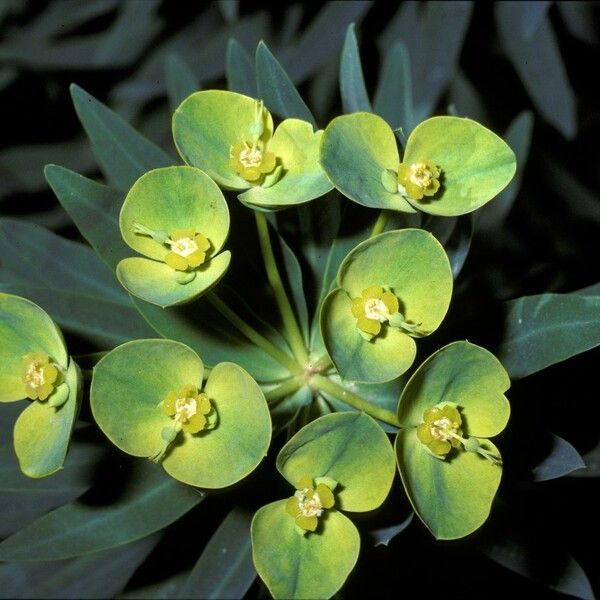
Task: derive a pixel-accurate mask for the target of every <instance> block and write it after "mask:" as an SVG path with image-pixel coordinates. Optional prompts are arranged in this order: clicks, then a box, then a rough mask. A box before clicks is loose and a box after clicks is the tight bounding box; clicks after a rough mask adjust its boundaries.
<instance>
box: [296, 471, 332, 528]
mask: <svg viewBox="0 0 600 600" xmlns="http://www.w3.org/2000/svg"><path fill="white" fill-rule="evenodd" d="M296 488H297V489H296V493H295V494H294V495H293V496H292V497H291V498H289V499H288V501H287V503H286V506H285V510H286V512H287V513H288V514H289V515H290V516H292V517H294V519H295V521H296V525H297V526H298V527H299V528H300V529H301V530H302V531H303V532H306V531H315V530H316V529H317V525H318V522H319V521H318V519H319V517H320V516H321V515H322V514H323V509H327V508H332V507H333V506H334V504H335V499H334V496H333V492H332V490H331V488H330V487H329V486H327V485H326V484H325V483H317V486H316V489H315V488H314V485H313V481H312V479H311V478H310V477H308V476H307V477H303V478H302V479H301V480H300V481H299V482H298V484H297V485H296Z"/></svg>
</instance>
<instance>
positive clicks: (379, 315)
mask: <svg viewBox="0 0 600 600" xmlns="http://www.w3.org/2000/svg"><path fill="white" fill-rule="evenodd" d="M398 309H399V305H398V298H396V296H394V294H392V292H388V291H386V290H384V288H383V287H382V286H380V285H372V286H371V287H368V288H367V289H365V290H363V291H362V294H361V296H360V297H359V298H354V299H353V300H352V314H353V315H354V316H355V317H356V319H357V321H356V325H357V327H358V328H359V329H360V330H361V331H364V332H365V333H368V334H371V335H377V334H378V333H379V332H380V331H381V324H382V323H385V322H386V321H389V318H390V316H391V315H393V314H394V313H397V312H398Z"/></svg>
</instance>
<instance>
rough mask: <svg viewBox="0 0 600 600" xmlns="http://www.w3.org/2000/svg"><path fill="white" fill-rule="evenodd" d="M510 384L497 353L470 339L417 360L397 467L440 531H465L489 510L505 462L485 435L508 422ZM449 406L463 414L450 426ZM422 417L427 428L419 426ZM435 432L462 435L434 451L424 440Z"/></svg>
mask: <svg viewBox="0 0 600 600" xmlns="http://www.w3.org/2000/svg"><path fill="white" fill-rule="evenodd" d="M509 386H510V379H509V377H508V375H507V373H506V371H505V370H504V368H503V366H502V365H501V364H500V362H499V361H498V359H497V358H496V357H495V356H494V355H493V354H491V353H490V352H488V351H487V350H485V349H484V348H481V347H480V346H476V345H474V344H471V343H469V342H454V343H452V344H449V345H448V346H445V347H444V348H442V349H441V350H438V351H437V352H436V353H435V354H433V355H432V356H431V357H429V358H428V359H427V360H426V361H425V362H424V363H423V364H422V365H420V367H419V368H418V369H417V370H416V371H415V373H414V374H413V375H412V377H411V378H410V380H409V382H408V383H407V385H406V387H405V388H404V390H403V392H402V394H401V396H400V401H399V404H398V418H399V421H400V424H401V426H402V429H401V430H400V432H399V433H398V435H397V438H396V444H395V446H396V458H397V462H398V469H399V471H400V475H401V477H402V482H403V484H404V488H405V490H406V493H407V495H408V497H409V499H410V502H411V504H412V505H413V508H414V509H415V512H416V513H417V515H419V517H420V518H421V520H422V521H423V522H424V523H425V525H426V526H427V527H428V528H429V529H430V531H431V532H432V533H433V535H434V536H435V537H436V538H438V539H455V538H460V537H463V536H465V535H468V534H469V533H471V532H473V531H475V530H476V529H477V528H478V527H480V526H481V525H482V524H483V522H484V521H485V520H486V519H487V517H488V515H489V512H490V508H491V503H492V500H493V498H494V496H495V494H496V491H497V489H498V486H499V484H500V479H501V476H502V467H501V461H500V455H499V452H498V450H497V448H496V447H495V446H494V444H492V442H491V441H489V439H488V438H490V437H493V436H496V435H498V434H499V433H500V432H501V431H502V430H503V429H504V427H505V426H506V423H507V422H508V418H509V415H510V405H509V403H508V400H507V399H506V397H505V395H504V393H505V392H506V390H507V389H508V388H509ZM448 407H450V409H449V411H448ZM432 409H438V411H439V415H440V417H441V418H440V419H439V420H438V421H433V422H432V421H431V419H430V418H428V417H429V416H430V415H431V411H432ZM446 413H448V414H451V413H454V414H455V415H458V416H457V417H456V419H457V420H458V422H457V423H454V425H455V427H454V430H452V429H451V428H450V429H448V428H447V426H448V425H450V424H449V423H448V421H449V419H447V418H446V416H445V415H446ZM424 423H425V425H426V428H427V429H429V431H426V432H425V434H426V436H424V434H423V432H422V431H420V427H423V424H424ZM458 426H460V430H459V432H458V433H455V432H456V431H457V430H458ZM445 427H446V429H444V428H445ZM431 434H433V435H431ZM430 438H437V439H438V441H439V440H440V439H441V440H443V441H446V440H448V441H451V440H455V441H458V443H457V444H456V445H455V447H454V448H452V449H450V450H449V451H448V452H447V454H444V455H440V456H437V455H435V453H434V452H432V451H431V444H427V443H424V442H429V441H431V440H430Z"/></svg>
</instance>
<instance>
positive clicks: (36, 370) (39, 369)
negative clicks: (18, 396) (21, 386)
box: [24, 360, 45, 387]
mask: <svg viewBox="0 0 600 600" xmlns="http://www.w3.org/2000/svg"><path fill="white" fill-rule="evenodd" d="M24 379H25V383H28V384H29V385H30V386H32V387H40V386H41V385H44V383H45V380H44V365H43V364H40V363H39V362H38V361H36V360H34V361H32V362H31V363H29V366H28V367H27V371H26V372H25V377H24Z"/></svg>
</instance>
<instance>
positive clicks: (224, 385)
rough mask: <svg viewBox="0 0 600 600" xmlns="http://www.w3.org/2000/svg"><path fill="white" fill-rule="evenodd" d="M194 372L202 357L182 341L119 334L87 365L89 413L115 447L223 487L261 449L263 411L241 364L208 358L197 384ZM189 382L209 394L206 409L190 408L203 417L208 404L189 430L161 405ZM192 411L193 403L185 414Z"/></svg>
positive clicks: (267, 423)
mask: <svg viewBox="0 0 600 600" xmlns="http://www.w3.org/2000/svg"><path fill="white" fill-rule="evenodd" d="M202 375H203V364H202V360H201V359H200V358H199V357H198V355H197V354H196V353H195V352H194V351H193V350H191V349H190V348H188V347H187V346H185V345H184V344H181V343H179V342H173V341H170V340H137V341H134V342H127V343H125V344H123V345H121V346H119V347H117V348H115V350H113V351H111V352H110V353H109V354H107V355H106V356H105V357H104V358H103V359H102V360H101V361H100V362H99V363H98V365H97V366H96V368H95V369H94V377H93V381H92V387H91V392H90V402H91V406H92V412H93V414H94V418H95V419H96V421H97V423H98V425H99V426H100V428H101V429H102V431H104V433H105V434H106V435H107V437H108V438H109V439H110V440H111V441H112V442H113V443H114V444H115V445H116V446H118V447H119V448H120V449H121V450H123V451H124V452H127V453H128V454H132V455H134V456H140V457H147V458H151V459H154V460H157V461H161V462H162V465H163V467H164V468H165V470H166V471H167V472H168V473H169V474H170V475H171V476H173V477H174V478H175V479H178V480H180V481H183V482H184V483H188V484H190V485H194V486H197V487H201V488H208V489H213V488H223V487H227V486H229V485H232V484H233V483H236V482H237V481H239V480H240V479H242V478H243V477H245V476H246V475H248V474H249V473H250V472H251V471H252V470H254V468H256V466H257V465H258V464H259V462H260V461H261V460H262V458H263V457H264V455H265V454H266V451H267V448H268V446H269V443H270V439H271V420H270V416H269V411H268V407H267V404H266V402H265V399H264V395H263V393H262V391H261V389H260V387H259V386H258V384H257V383H256V382H255V381H254V380H253V379H252V378H251V377H250V375H248V373H246V371H244V370H243V369H242V368H241V367H239V366H237V365H235V364H233V363H220V364H218V365H216V366H215V367H214V368H213V369H212V371H211V374H210V376H209V378H208V380H207V381H206V383H205V385H204V386H203V384H202ZM189 386H195V387H196V388H197V389H198V390H203V391H204V393H205V394H206V396H208V399H209V400H210V407H211V410H210V411H209V409H208V408H207V409H206V410H204V409H202V410H198V414H206V416H207V417H208V418H209V419H211V418H212V417H213V413H212V409H214V421H213V422H212V423H211V425H210V427H207V428H202V429H200V430H199V431H197V432H196V433H190V432H189V431H190V430H188V431H186V427H185V426H184V427H183V428H181V427H179V428H178V427H177V419H174V418H173V416H170V415H169V414H168V412H170V411H165V407H164V403H165V401H166V400H167V399H168V398H169V397H170V395H171V394H172V393H173V392H174V391H177V390H182V389H186V388H188V387H189ZM169 401H171V400H169ZM173 401H175V400H174V399H173ZM179 408H181V410H187V407H178V409H179ZM195 411H196V409H195V405H194V411H192V412H191V413H190V414H189V415H188V416H191V415H193V414H195ZM183 421H184V422H186V421H185V419H184V420H183Z"/></svg>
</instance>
